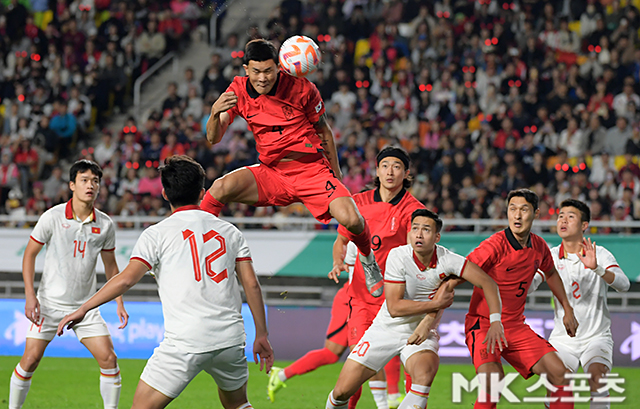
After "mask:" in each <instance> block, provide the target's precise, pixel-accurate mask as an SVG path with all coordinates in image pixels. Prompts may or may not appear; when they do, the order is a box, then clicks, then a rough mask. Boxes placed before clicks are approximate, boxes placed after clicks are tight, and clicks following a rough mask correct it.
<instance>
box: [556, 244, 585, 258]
mask: <svg viewBox="0 0 640 409" xmlns="http://www.w3.org/2000/svg"><path fill="white" fill-rule="evenodd" d="M580 252H581V253H582V255H583V256H584V255H585V253H584V250H580ZM568 256H569V253H567V251H566V250H565V249H564V243H560V250H559V251H558V258H559V259H561V260H562V259H563V258H568Z"/></svg>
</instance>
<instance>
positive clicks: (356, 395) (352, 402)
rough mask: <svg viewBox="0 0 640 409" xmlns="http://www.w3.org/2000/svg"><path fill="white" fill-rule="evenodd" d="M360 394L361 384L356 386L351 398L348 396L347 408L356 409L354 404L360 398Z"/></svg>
mask: <svg viewBox="0 0 640 409" xmlns="http://www.w3.org/2000/svg"><path fill="white" fill-rule="evenodd" d="M360 395H362V386H361V387H359V388H358V390H357V391H356V393H354V394H353V396H352V397H351V398H349V409H356V405H357V404H358V401H359V400H360Z"/></svg>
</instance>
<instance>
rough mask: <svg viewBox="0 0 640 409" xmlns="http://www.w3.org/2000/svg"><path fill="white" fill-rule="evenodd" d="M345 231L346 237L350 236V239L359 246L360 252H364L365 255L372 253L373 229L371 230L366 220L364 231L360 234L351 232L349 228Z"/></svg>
mask: <svg viewBox="0 0 640 409" xmlns="http://www.w3.org/2000/svg"><path fill="white" fill-rule="evenodd" d="M344 231H345V232H346V234H347V235H346V236H345V237H346V238H348V239H349V241H352V242H353V243H354V244H355V245H356V246H357V247H358V250H360V253H362V254H363V255H364V256H365V257H367V256H368V255H369V254H371V231H370V230H369V225H368V224H367V222H366V221H365V222H364V230H362V233H360V234H354V233H351V232H350V231H349V230H347V229H344ZM341 232H342V229H341Z"/></svg>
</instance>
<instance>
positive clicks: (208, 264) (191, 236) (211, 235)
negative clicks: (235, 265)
mask: <svg viewBox="0 0 640 409" xmlns="http://www.w3.org/2000/svg"><path fill="white" fill-rule="evenodd" d="M182 238H183V239H184V240H187V241H189V247H191V259H192V261H193V272H194V273H195V276H196V281H201V280H202V270H201V269H200V256H199V255H198V244H197V243H196V235H195V233H193V232H192V231H191V230H189V229H187V230H184V231H183V232H182ZM211 239H216V240H217V241H218V242H219V243H220V247H218V249H217V250H216V251H214V252H213V253H211V254H209V255H208V256H207V257H206V258H205V259H204V265H205V270H206V272H207V275H208V276H209V278H211V279H212V280H213V281H215V282H216V283H219V282H220V281H222V280H224V279H225V278H227V276H228V274H227V269H226V268H225V269H224V270H223V271H222V272H221V273H216V272H215V271H213V267H212V264H213V262H214V261H216V260H217V259H219V258H220V257H222V256H223V255H224V254H225V253H226V252H227V244H226V241H225V239H224V237H222V236H221V235H220V233H218V232H217V231H215V230H209V231H208V232H206V233H205V234H203V235H202V240H203V244H204V243H206V242H208V241H209V240H211Z"/></svg>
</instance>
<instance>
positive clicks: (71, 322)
mask: <svg viewBox="0 0 640 409" xmlns="http://www.w3.org/2000/svg"><path fill="white" fill-rule="evenodd" d="M85 315H86V312H84V311H82V309H78V310H75V311H74V312H72V313H71V314H68V315H66V316H65V317H64V318H63V319H62V321H60V323H59V324H58V333H57V334H58V336H61V335H62V334H63V333H64V327H65V326H66V327H67V329H71V328H73V327H74V326H75V325H76V324H79V323H80V322H81V321H82V320H83V319H84V316H85ZM67 324H68V325H67Z"/></svg>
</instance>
